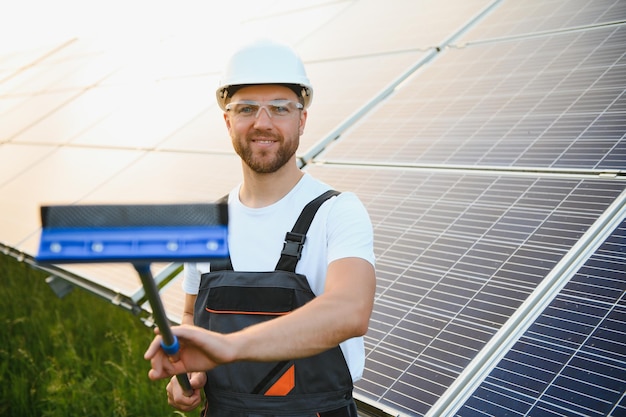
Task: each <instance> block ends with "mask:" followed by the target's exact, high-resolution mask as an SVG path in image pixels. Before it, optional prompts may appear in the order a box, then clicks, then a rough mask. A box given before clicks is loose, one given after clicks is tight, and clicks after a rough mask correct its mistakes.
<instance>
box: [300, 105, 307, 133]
mask: <svg viewBox="0 0 626 417" xmlns="http://www.w3.org/2000/svg"><path fill="white" fill-rule="evenodd" d="M308 114H309V113H308V112H307V111H306V110H302V113H301V114H300V128H299V130H298V132H299V133H300V136H302V135H303V134H304V126H305V125H306V118H307V116H308Z"/></svg>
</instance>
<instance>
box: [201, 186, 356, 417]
mask: <svg viewBox="0 0 626 417" xmlns="http://www.w3.org/2000/svg"><path fill="white" fill-rule="evenodd" d="M337 194H339V193H338V192H337V191H333V190H330V191H328V192H326V193H324V194H322V195H321V196H319V197H318V198H316V199H314V200H313V201H311V202H310V203H309V204H307V206H306V207H305V208H304V209H303V211H302V213H301V214H300V217H299V218H298V220H297V221H296V224H295V225H294V227H293V229H292V230H291V232H288V233H287V234H286V237H285V244H284V247H283V250H282V252H281V257H280V260H279V261H278V264H277V266H276V270H275V271H269V272H237V271H233V267H232V263H231V261H230V258H227V259H225V260H223V261H220V262H211V272H208V273H205V274H202V279H201V282H200V288H199V292H198V297H197V299H196V304H195V311H194V324H195V325H197V326H201V327H203V328H206V329H209V330H212V331H215V332H219V333H230V332H235V331H238V330H240V329H243V328H245V327H247V326H250V325H253V324H256V323H260V322H263V321H266V320H271V319H273V318H276V317H279V316H281V315H285V314H289V313H290V312H291V311H293V310H294V309H296V308H298V307H301V306H303V305H304V304H306V303H307V302H309V301H310V300H312V299H313V298H314V297H315V295H314V294H313V292H312V291H311V288H310V286H309V284H308V282H307V279H306V277H305V276H304V275H302V274H297V273H296V272H295V269H296V264H297V262H298V260H299V259H300V253H301V251H302V247H303V245H304V243H305V237H306V233H307V231H308V229H309V226H310V224H311V221H312V220H313V217H314V216H315V213H316V211H317V209H318V208H319V207H320V206H321V205H322V203H323V202H324V201H326V200H327V199H328V198H330V197H332V196H335V195H337ZM207 378H208V379H207V384H206V385H205V389H204V390H205V394H206V398H207V405H206V409H205V413H206V414H205V415H207V416H209V417H257V416H258V417H261V416H263V417H265V416H289V417H296V416H297V417H307V416H310V417H313V416H320V417H341V416H351V415H354V416H356V407H355V405H354V400H353V399H352V388H353V387H352V378H351V375H350V371H349V369H348V366H347V364H346V361H345V358H344V356H343V353H342V351H341V348H340V347H339V346H336V347H334V348H332V349H330V350H327V351H325V352H322V353H320V354H318V355H315V356H312V357H308V358H304V359H296V360H289V361H282V362H271V363H266V362H237V363H232V364H227V365H221V366H218V367H217V368H215V369H213V370H211V371H209V372H207ZM352 413H353V414H352Z"/></svg>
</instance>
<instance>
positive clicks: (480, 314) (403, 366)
mask: <svg viewBox="0 0 626 417" xmlns="http://www.w3.org/2000/svg"><path fill="white" fill-rule="evenodd" d="M308 169H309V172H311V173H312V174H313V175H314V176H316V177H319V178H321V179H323V180H325V181H327V182H332V184H333V185H334V186H335V187H336V188H337V189H340V190H341V189H347V190H353V191H355V192H356V193H357V194H358V195H359V197H360V198H361V199H362V201H364V203H365V205H366V206H367V208H368V211H369V213H370V216H371V218H372V222H373V224H374V232H375V242H376V245H375V251H376V256H377V276H378V283H377V291H376V305H375V308H374V313H373V315H372V320H371V326H370V328H371V330H370V332H369V333H368V335H367V337H366V349H367V362H366V370H365V374H364V378H363V380H361V381H359V382H358V383H357V385H356V386H357V392H358V393H360V394H362V395H364V396H365V397H366V398H369V399H371V400H374V401H376V402H379V403H382V404H385V405H387V406H390V407H393V408H395V409H397V410H400V411H401V412H404V413H407V414H408V415H423V414H425V413H426V412H427V411H428V410H429V409H430V407H432V405H433V404H434V403H435V402H436V401H437V400H438V398H439V397H440V396H441V395H442V394H443V393H444V392H445V391H446V389H447V388H448V387H449V386H450V384H451V383H452V381H454V380H455V379H456V377H458V376H459V374H460V373H461V372H462V371H463V369H464V368H465V367H466V366H467V365H468V364H469V363H470V362H471V361H472V359H473V358H474V357H475V356H476V355H477V353H478V352H479V351H480V350H481V348H482V347H484V345H485V344H486V343H487V342H488V341H489V340H490V339H491V337H492V336H493V335H494V334H495V333H496V332H497V331H498V330H499V329H500V327H501V326H502V325H503V324H504V323H505V322H506V321H507V320H508V318H509V317H510V316H511V315H512V314H513V313H514V312H515V311H516V309H517V308H518V307H519V306H520V305H521V303H522V302H523V301H524V300H525V299H526V298H527V297H528V296H529V295H530V294H531V292H532V291H533V290H534V288H535V287H536V286H537V285H538V284H539V283H540V282H541V281H542V280H543V279H544V278H545V277H546V276H547V275H548V274H549V272H550V271H551V270H552V269H553V268H554V266H555V265H556V264H557V263H558V262H559V261H560V260H561V259H562V258H563V257H564V256H565V254H566V253H567V252H568V251H569V250H570V249H571V248H572V246H573V245H574V244H575V243H576V242H577V241H578V240H579V239H580V237H581V236H582V235H583V234H584V233H585V231H586V230H588V228H589V227H590V226H591V225H592V224H593V223H594V222H595V221H596V220H597V219H598V218H599V217H600V216H601V215H602V213H603V212H604V211H605V210H606V208H607V207H608V206H609V205H610V204H611V203H612V202H613V201H614V199H615V198H617V196H619V194H620V193H621V192H622V191H623V190H624V189H625V188H626V183H624V182H623V181H610V180H606V181H605V180H599V179H594V180H590V179H576V178H567V177H564V178H553V177H541V176H535V175H525V176H520V175H493V174H461V173H443V172H436V171H435V172H433V171H427V170H424V171H420V170H411V169H404V170H391V169H384V168H378V169H375V168H365V167H362V168H354V167H344V166H333V165H319V166H311V167H309V168H308ZM435 375H436V377H435Z"/></svg>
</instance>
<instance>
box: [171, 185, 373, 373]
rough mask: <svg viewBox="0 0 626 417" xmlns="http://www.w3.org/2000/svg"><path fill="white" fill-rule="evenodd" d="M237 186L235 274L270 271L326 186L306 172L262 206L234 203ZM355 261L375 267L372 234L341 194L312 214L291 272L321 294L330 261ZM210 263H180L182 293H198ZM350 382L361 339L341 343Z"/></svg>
mask: <svg viewBox="0 0 626 417" xmlns="http://www.w3.org/2000/svg"><path fill="white" fill-rule="evenodd" d="M239 188H240V187H236V188H235V189H234V190H232V191H231V192H230V194H229V200H228V246H229V251H230V257H231V261H232V264H233V269H234V270H236V271H255V272H264V271H273V270H274V269H275V268H276V264H277V262H278V259H279V258H280V252H281V251H282V249H283V243H284V241H285V234H286V233H287V232H288V231H291V228H292V227H293V225H294V223H295V222H296V220H297V218H298V216H299V215H300V212H301V211H302V209H303V208H304V206H305V205H306V204H307V203H308V202H310V201H311V200H313V199H314V198H316V197H317V196H319V195H320V194H322V193H323V192H325V191H327V190H329V189H330V188H331V187H329V186H328V185H326V184H324V183H322V182H321V181H319V180H317V179H315V178H313V177H311V176H310V175H308V174H305V175H304V176H303V177H302V179H301V180H300V181H299V182H298V184H296V186H295V187H294V188H293V189H292V190H291V191H290V192H289V193H288V194H287V195H286V196H285V197H283V198H282V199H281V200H279V201H277V202H276V203H274V204H272V205H270V206H267V207H262V208H250V207H246V206H244V205H243V204H242V203H241V202H240V201H239ZM347 257H358V258H363V259H365V260H366V261H368V262H370V263H371V264H372V265H374V250H373V230H372V225H371V221H370V219H369V215H368V214H367V211H366V210H365V207H364V206H363V204H362V203H361V201H360V200H359V199H358V198H357V196H356V195H355V194H353V193H350V192H342V193H341V194H340V195H339V196H337V197H334V198H331V199H330V200H328V201H326V202H325V203H324V204H323V205H322V206H321V207H320V209H319V210H318V211H317V214H316V215H315V218H314V219H313V222H312V223H311V227H310V228H309V231H308V233H307V236H306V241H305V244H304V250H303V252H302V257H301V259H300V260H299V261H298V264H297V266H296V272H297V273H299V274H302V275H305V276H306V277H307V280H308V282H309V285H310V286H311V289H312V290H313V293H314V294H315V295H319V294H321V293H322V292H323V291H324V285H325V282H326V269H327V267H328V264H330V263H331V262H332V261H334V260H337V259H341V258H347ZM206 272H209V264H208V263H203V262H198V263H187V264H185V270H184V280H183V284H182V285H183V290H184V291H185V292H186V293H188V294H197V293H198V287H199V286H200V277H201V275H202V274H203V273H206ZM341 349H342V351H343V354H344V356H345V358H346V361H347V363H348V367H349V368H350V373H351V375H352V379H353V380H354V381H356V380H358V379H360V378H361V376H362V375H363V367H364V363H365V349H364V344H363V338H362V337H357V338H352V339H349V340H346V341H345V342H343V343H341Z"/></svg>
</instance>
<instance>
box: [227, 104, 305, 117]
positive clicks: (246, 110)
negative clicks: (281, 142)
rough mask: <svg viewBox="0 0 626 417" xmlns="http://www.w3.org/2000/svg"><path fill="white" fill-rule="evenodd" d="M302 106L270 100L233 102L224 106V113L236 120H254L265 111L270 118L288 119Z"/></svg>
mask: <svg viewBox="0 0 626 417" xmlns="http://www.w3.org/2000/svg"><path fill="white" fill-rule="evenodd" d="M303 108H304V106H303V105H302V103H299V102H297V101H293V100H271V101H264V102H259V101H254V100H241V101H233V102H230V103H228V104H227V105H226V111H227V112H228V113H230V114H232V115H233V117H235V118H237V119H250V120H251V119H256V118H257V117H259V114H261V110H262V109H265V111H266V112H267V114H268V116H269V117H270V118H288V117H292V116H293V115H294V114H298V111H299V110H302V109H303Z"/></svg>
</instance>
